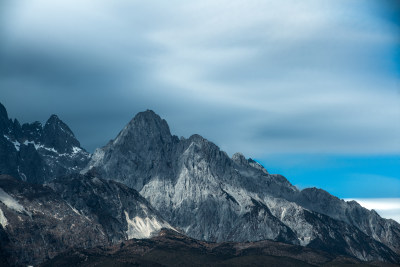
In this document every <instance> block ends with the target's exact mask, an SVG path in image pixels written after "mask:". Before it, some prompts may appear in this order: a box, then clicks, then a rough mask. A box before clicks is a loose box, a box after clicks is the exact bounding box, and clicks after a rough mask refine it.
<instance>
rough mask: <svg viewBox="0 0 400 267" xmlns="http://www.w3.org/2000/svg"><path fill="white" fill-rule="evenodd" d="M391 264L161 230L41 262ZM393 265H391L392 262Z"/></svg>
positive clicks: (275, 244)
mask: <svg viewBox="0 0 400 267" xmlns="http://www.w3.org/2000/svg"><path fill="white" fill-rule="evenodd" d="M344 265H359V266H391V265H390V264H385V263H383V262H369V263H366V262H361V261H360V260H358V259H356V258H352V257H345V256H340V255H334V254H329V253H327V252H323V251H318V250H313V249H309V248H305V247H301V246H295V245H289V244H284V243H279V242H274V241H259V242H246V243H234V242H224V243H209V242H204V241H198V240H195V239H192V238H189V237H187V236H185V235H182V234H179V233H177V232H175V231H172V230H167V229H163V230H161V232H160V233H159V235H158V236H156V237H153V238H151V239H142V240H139V239H132V240H129V241H126V242H123V243H121V244H119V245H115V246H111V247H97V248H92V249H85V250H70V251H68V252H65V253H62V254H60V255H58V256H57V257H55V258H54V259H52V260H50V261H48V262H45V263H43V264H42V265H41V266H42V267H50V266H58V267H63V266H65V267H67V266H77V267H78V266H104V267H105V266H272V267H273V266H277V267H278V266H279V267H283V266H344ZM392 266H394V265H392Z"/></svg>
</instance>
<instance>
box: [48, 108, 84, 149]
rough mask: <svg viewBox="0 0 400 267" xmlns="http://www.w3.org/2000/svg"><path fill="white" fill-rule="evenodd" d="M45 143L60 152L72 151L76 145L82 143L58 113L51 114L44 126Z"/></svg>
mask: <svg viewBox="0 0 400 267" xmlns="http://www.w3.org/2000/svg"><path fill="white" fill-rule="evenodd" d="M42 140H43V143H44V145H45V146H47V147H53V148H54V149H55V150H57V151H58V152H59V153H71V152H73V150H74V147H77V148H79V147H80V143H79V141H78V140H77V139H76V138H75V135H74V133H73V132H72V131H71V129H70V128H69V127H68V125H66V124H65V123H64V122H63V121H62V120H60V119H59V118H58V116H57V115H54V114H53V115H51V116H50V118H49V119H48V120H47V122H46V124H45V126H44V128H43V137H42Z"/></svg>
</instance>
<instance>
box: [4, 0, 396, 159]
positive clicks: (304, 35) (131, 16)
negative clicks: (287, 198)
mask: <svg viewBox="0 0 400 267" xmlns="http://www.w3.org/2000/svg"><path fill="white" fill-rule="evenodd" d="M394 3H395V2H392V1H380V0H376V1H373V0H366V1H365V0H363V1H351V2H349V1H346V0H332V1H323V2H322V1H317V0H308V1H301V2H299V1H294V0H285V1H257V0H250V1H225V0H219V1H211V0H207V1H201V2H193V1H190V2H188V1H168V2H165V1H146V2H140V1H125V0H121V1H113V2H109V1H104V0H101V1H77V0H69V1H50V0H38V1H26V0H19V1H5V2H3V3H2V4H1V5H2V7H1V9H2V11H1V12H2V13H1V16H2V22H3V23H1V26H0V27H1V28H0V40H1V41H0V58H1V60H0V87H1V88H2V89H1V92H0V101H2V102H4V104H5V105H6V106H7V108H8V109H9V110H10V114H11V115H12V116H14V117H18V118H23V121H32V120H35V119H40V120H42V121H44V120H45V119H46V118H47V116H48V115H49V114H51V113H57V114H59V115H60V116H61V118H63V119H64V120H66V122H67V123H69V124H70V125H71V127H72V129H74V131H75V132H76V134H77V136H78V137H79V139H80V140H81V141H82V144H83V145H84V146H85V147H87V148H88V149H89V150H93V149H94V148H95V147H98V146H101V145H103V144H105V143H106V142H107V141H108V140H109V139H110V138H113V137H114V136H115V135H116V133H117V132H118V130H119V129H121V128H122V127H123V125H124V124H125V123H126V122H128V121H129V119H130V118H131V117H132V116H133V115H134V114H135V113H137V112H139V111H142V110H144V109H147V108H150V109H154V110H155V111H156V112H157V113H159V114H160V115H161V116H162V117H164V118H166V119H167V121H168V122H169V123H170V126H171V130H172V132H173V133H175V134H177V135H184V136H188V135H190V134H192V133H199V134H202V135H204V136H205V137H206V138H208V139H210V140H212V141H214V142H215V143H217V144H218V145H220V146H221V147H222V149H224V150H226V151H227V152H228V153H230V154H232V153H234V152H236V151H242V152H243V153H245V154H246V155H248V156H252V157H263V156H265V155H273V154H276V153H288V154H291V153H297V154H299V153H300V154H301V153H334V154H349V153H351V154H399V153H400V139H399V138H400V123H399V119H398V118H399V117H400V105H399V102H400V91H399V84H400V67H399V65H400V59H399V57H400V56H399V55H400V52H399V38H398V32H399V22H398V20H396V19H395V16H394V13H395V12H397V11H398V8H397V9H396V8H394V7H397V6H396V5H395V4H394ZM396 10H397V11H396ZM21 96H23V97H21ZM21 106H23V107H24V108H23V109H21V108H20V107H21ZM111 129H115V130H111Z"/></svg>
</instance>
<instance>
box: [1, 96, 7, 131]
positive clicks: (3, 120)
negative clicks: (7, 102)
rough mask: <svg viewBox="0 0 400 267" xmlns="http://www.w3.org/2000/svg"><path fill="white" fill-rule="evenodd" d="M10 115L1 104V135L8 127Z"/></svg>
mask: <svg viewBox="0 0 400 267" xmlns="http://www.w3.org/2000/svg"><path fill="white" fill-rule="evenodd" d="M8 123H9V122H8V113H7V110H6V108H5V107H4V106H3V105H2V104H1V103H0V133H1V132H3V130H4V129H6V128H7V126H8Z"/></svg>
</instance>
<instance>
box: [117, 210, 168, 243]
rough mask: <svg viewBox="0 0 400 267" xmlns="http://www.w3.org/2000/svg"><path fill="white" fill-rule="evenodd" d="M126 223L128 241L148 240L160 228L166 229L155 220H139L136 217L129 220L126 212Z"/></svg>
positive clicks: (147, 218)
mask: <svg viewBox="0 0 400 267" xmlns="http://www.w3.org/2000/svg"><path fill="white" fill-rule="evenodd" d="M124 213H125V217H126V222H127V223H128V231H126V234H127V235H128V239H132V238H149V237H150V236H151V235H152V234H153V233H154V232H158V231H159V230H161V228H163V227H166V226H167V225H164V223H160V222H158V221H157V219H156V218H154V217H153V218H149V217H146V218H140V217H138V216H136V217H134V218H133V219H130V218H129V214H128V212H127V211H124Z"/></svg>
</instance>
